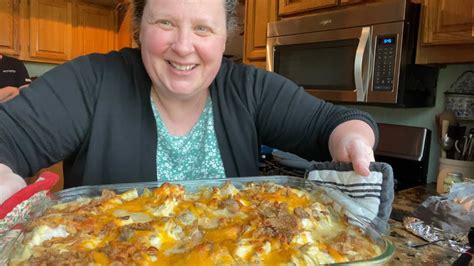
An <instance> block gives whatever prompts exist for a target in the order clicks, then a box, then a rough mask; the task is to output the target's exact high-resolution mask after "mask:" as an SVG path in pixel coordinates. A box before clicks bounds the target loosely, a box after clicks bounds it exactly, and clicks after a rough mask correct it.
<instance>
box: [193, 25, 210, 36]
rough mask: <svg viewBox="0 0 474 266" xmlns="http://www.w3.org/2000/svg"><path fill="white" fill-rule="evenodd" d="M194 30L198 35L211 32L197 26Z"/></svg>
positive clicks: (204, 27)
mask: <svg viewBox="0 0 474 266" xmlns="http://www.w3.org/2000/svg"><path fill="white" fill-rule="evenodd" d="M195 30H196V32H197V33H198V34H209V33H210V32H211V29H210V28H209V27H206V26H197V27H196V28H195Z"/></svg>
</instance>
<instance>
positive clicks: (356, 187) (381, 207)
mask: <svg viewBox="0 0 474 266" xmlns="http://www.w3.org/2000/svg"><path fill="white" fill-rule="evenodd" d="M306 177H307V179H308V180H312V181H314V182H315V183H317V184H318V185H320V186H323V187H328V188H331V189H334V190H337V191H339V192H342V193H343V194H345V195H347V196H349V197H350V198H351V199H352V201H350V202H348V206H346V207H350V211H351V213H353V214H355V215H357V216H358V217H364V218H365V220H368V221H374V220H376V219H377V220H378V219H380V220H382V221H384V222H387V221H388V219H389V218H390V213H391V211H392V202H393V197H394V181H393V169H392V167H391V166H390V165H389V164H387V163H382V162H372V163H371V164H370V174H369V176H361V175H358V174H356V173H355V172H354V171H353V168H352V164H350V163H342V162H312V164H311V166H310V167H309V168H308V169H307V173H306Z"/></svg>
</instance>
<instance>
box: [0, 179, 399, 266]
mask: <svg viewBox="0 0 474 266" xmlns="http://www.w3.org/2000/svg"><path fill="white" fill-rule="evenodd" d="M249 182H250V183H249ZM162 184H163V183H161V182H148V183H138V184H136V183H135V184H117V185H102V186H85V187H77V188H72V189H67V190H64V191H61V192H59V193H57V194H56V201H57V203H60V205H59V206H62V207H58V208H64V206H67V204H68V203H74V204H75V203H77V202H78V200H79V202H81V201H83V200H84V198H90V197H96V196H98V195H100V194H101V193H102V192H103V190H104V189H106V190H112V191H114V192H116V193H123V194H121V195H124V197H123V199H124V200H125V201H132V200H133V199H136V197H137V196H135V197H134V198H133V199H131V198H130V195H131V193H130V191H132V192H133V191H135V190H136V191H135V193H137V194H138V195H145V194H148V195H149V197H152V196H153V197H152V199H153V200H155V199H157V200H161V198H160V197H161V196H162V192H163V191H167V192H166V193H168V194H166V197H164V198H163V199H165V200H171V201H172V202H173V199H175V197H178V198H179V195H180V194H179V193H180V187H181V188H184V189H186V190H188V191H189V192H192V193H204V194H202V195H207V196H206V197H207V198H206V199H211V200H209V201H208V202H207V201H206V202H207V203H206V204H208V205H209V204H212V202H214V201H213V200H214V199H215V198H214V195H215V194H216V193H218V195H221V194H222V195H223V193H224V192H223V191H228V192H226V193H228V194H229V195H233V196H235V195H237V194H236V193H237V191H238V190H239V191H244V190H245V189H250V190H251V189H253V188H257V189H260V188H262V187H264V186H267V185H269V186H268V187H267V188H268V189H269V190H268V191H266V190H265V191H263V192H262V193H263V195H267V196H268V197H270V198H272V199H275V198H277V197H278V196H279V195H280V194H278V193H280V192H279V191H280V188H284V187H288V188H290V189H288V191H286V192H285V193H286V194H284V195H286V196H284V197H283V198H288V199H290V200H292V199H294V198H292V197H291V193H292V192H293V190H292V189H295V191H294V192H298V191H301V192H302V191H304V192H305V193H323V194H321V195H326V196H327V197H326V198H325V200H326V201H325V203H326V204H330V205H331V206H333V209H334V210H339V211H341V213H342V211H344V212H345V213H346V214H347V215H348V217H349V220H348V221H350V224H351V226H357V230H355V231H358V232H363V234H364V237H365V238H367V239H370V240H371V241H372V243H373V244H374V245H375V247H376V248H377V249H378V250H379V251H380V252H379V254H378V255H377V256H376V257H373V258H370V259H367V260H363V261H354V262H351V263H350V264H364V265H379V264H383V263H385V262H387V261H388V260H389V259H390V257H391V256H392V254H393V245H392V244H391V243H390V242H389V241H387V240H386V239H384V238H383V237H382V235H381V234H380V233H378V232H377V231H376V230H374V229H373V228H372V226H371V225H370V224H369V223H366V222H364V221H363V220H358V219H357V217H355V216H353V215H351V214H350V213H349V212H347V210H345V209H344V208H343V206H342V205H339V203H338V202H337V201H336V200H335V199H334V198H331V197H329V196H328V195H329V194H326V193H325V191H324V188H322V187H318V186H316V185H315V184H314V183H312V182H310V181H307V180H304V179H300V178H296V177H285V176H273V177H247V178H227V179H213V180H206V181H205V182H203V181H202V180H199V181H182V182H169V183H167V184H164V185H163V186H161V185H162ZM249 184H250V185H249ZM177 185H180V186H177ZM215 187H218V188H220V189H218V188H215ZM249 187H250V188H249ZM148 188H150V189H153V188H158V189H157V190H155V191H158V192H152V193H155V194H149V193H150V191H149V190H147V189H148ZM203 189H204V190H203ZM160 191H161V192H160ZM202 191H204V192H202ZM221 191H222V192H221ZM247 191H248V190H247ZM283 191H285V190H283ZM124 192H125V193H124ZM258 192H260V191H258ZM216 195H217V194H216ZM252 195H253V196H258V197H260V196H262V195H260V193H255V194H252ZM262 197H263V199H262V200H261V201H262V202H263V201H264V199H265V197H264V196H262ZM300 197H301V198H302V196H300V195H299V194H298V198H300ZM109 199H110V200H113V201H111V202H109V201H106V204H105V205H104V206H110V204H111V203H113V202H115V198H114V197H108V198H107V200H109ZM191 199H193V202H194V201H197V202H198V203H200V202H201V201H200V198H193V196H191ZM223 199H224V198H219V200H223ZM236 199H237V198H236ZM242 200H243V202H244V203H242V206H243V207H242V209H244V207H247V206H252V205H247V204H246V203H245V198H242ZM257 201H260V200H257ZM139 202H142V201H139ZM198 203H195V204H198ZM298 204H299V203H298ZM298 204H296V205H295V206H299V205H298ZM290 205H292V203H291V202H290ZM99 206H102V205H99ZM167 206H168V205H165V204H161V205H159V209H160V211H159V212H160V213H162V212H163V216H166V217H172V216H171V215H170V213H171V212H170V211H169V210H168V211H166V212H164V211H165V209H166V208H168V207H167ZM190 206H191V205H188V208H191V209H192V208H193V207H192V206H191V207H190ZM209 206H211V205H209ZM318 206H319V205H318ZM140 207H141V206H140V204H138V205H137V204H135V205H133V207H132V209H133V210H137V208H140ZM162 207H164V208H165V209H163V208H162ZM321 207H323V206H321ZM323 208H324V207H323ZM127 210H128V211H129V212H131V209H127ZM156 211H157V210H155V213H156ZM259 211H260V209H259ZM120 212H124V210H120ZM330 212H332V210H330ZM53 213H54V211H53ZM193 213H195V212H194V211H193ZM219 213H222V210H219ZM295 213H296V210H295ZM111 214H112V215H114V216H116V215H119V217H121V218H124V217H125V218H124V219H123V222H126V221H128V220H129V219H130V217H136V215H137V214H136V213H134V214H130V213H127V214H126V215H125V216H123V215H121V214H118V212H117V209H114V212H111ZM234 214H238V215H240V214H241V213H239V212H237V211H236V212H234ZM248 214H249V213H248ZM250 214H251V215H253V214H255V213H254V212H252V213H250ZM134 215H135V216H134ZM160 215H161V214H160ZM314 215H315V214H314V213H313V214H312V216H314ZM332 215H333V214H331V217H332ZM74 217H76V215H75V214H74ZM268 217H273V216H268ZM53 218H54V219H56V220H59V219H60V217H57V216H54V217H53ZM172 218H173V219H174V218H175V217H172ZM54 219H53V220H54ZM101 219H107V217H102V218H101ZM133 219H135V218H133ZM137 219H138V218H137ZM140 219H144V218H143V217H141V218H140ZM232 219H233V220H240V219H242V220H245V218H242V217H240V216H239V218H236V217H234V216H233V218H232ZM135 220H136V219H135ZM36 221H38V220H36ZM36 221H32V224H33V225H34V224H35V222H36ZM166 221H168V220H167V219H166ZM253 221H254V220H253V219H252V220H251V221H250V222H251V223H252V222H253ZM334 221H335V220H334ZM100 222H101V221H96V220H90V223H100ZM321 222H323V221H321ZM219 223H220V226H221V225H222V223H224V224H225V221H223V220H221V219H219ZM56 225H57V224H56ZM30 226H31V225H30ZM66 226H67V225H66ZM200 226H201V225H200ZM276 227H278V226H276ZM33 228H34V227H33ZM183 228H184V227H183ZM224 228H225V227H224ZM348 228H349V227H348ZM134 229H136V228H134ZM210 229H216V230H217V229H220V227H219V228H216V227H214V228H210ZM258 229H259V228H257V230H258ZM82 230H88V229H87V228H84V229H82ZM136 230H139V229H136ZM186 230H187V229H186V228H184V229H183V231H186ZM282 230H283V231H282V232H283V233H282V234H281V235H279V237H285V238H284V239H285V241H288V244H289V243H290V240H291V239H290V238H289V237H288V234H287V233H288V232H287V231H285V230H291V228H286V229H282ZM100 231H102V229H101V230H100ZM179 231H180V230H178V232H179ZM211 231H212V230H211ZM211 231H206V232H205V234H206V237H207V236H208V235H207V234H210V233H211ZM355 231H354V232H355ZM174 232H175V233H176V231H174ZM212 232H215V233H217V235H214V236H215V237H216V238H219V239H220V237H219V234H220V233H221V231H212ZM224 232H225V231H224ZM128 233H130V232H129V231H127V234H125V235H123V231H122V232H121V233H120V238H122V237H126V238H127V239H126V242H127V243H128V242H131V241H132V240H131V238H129V237H134V236H130V234H128ZM326 233H328V234H329V233H331V230H327V232H326ZM272 234H273V233H272ZM293 237H294V239H297V237H298V235H293ZM244 238H245V237H244ZM261 238H265V235H260V236H259V238H257V239H253V240H252V241H258V240H259V239H261ZM328 238H329V237H328ZM25 239H26V240H27V241H26V242H25V243H27V244H28V243H32V242H34V241H37V239H35V235H33V237H31V236H28V234H26V237H25ZM163 239H166V238H161V240H163ZM206 239H207V238H206ZM246 239H248V237H247V238H246ZM28 241H29V242H28ZM285 241H282V242H281V245H282V246H283V245H284V242H285ZM15 242H16V244H17V247H16V248H14V249H16V251H15V256H17V255H16V254H18V252H20V253H21V252H23V250H22V249H20V246H21V245H23V244H21V243H22V240H21V238H18V239H17V241H15ZM37 242H38V241H37ZM99 242H100V241H99ZM161 243H166V241H165V242H163V241H161ZM216 243H217V242H216ZM251 243H253V242H251ZM291 243H293V242H291ZM318 243H319V242H318ZM358 243H363V242H358ZM56 244H59V242H56V241H53V242H52V243H50V245H51V246H49V247H54V245H56ZM303 244H304V245H306V244H307V243H303ZM98 245H99V244H98V242H97V241H95V242H94V240H88V241H87V243H86V246H85V247H86V248H87V247H90V246H98ZM160 245H161V244H160ZM222 245H223V244H222ZM222 245H215V246H218V247H214V249H215V248H220V247H221V246H222ZM268 245H269V244H268ZM268 245H267V247H266V249H268ZM340 245H343V244H342V243H341V244H340ZM49 247H48V248H49ZM159 247H160V248H161V247H162V246H159ZM239 248H240V246H238V249H239ZM272 248H273V243H272ZM357 248H358V247H357ZM163 249H164V248H163ZM239 250H240V251H239V252H240V253H239V252H237V253H235V254H234V253H233V257H234V258H235V256H238V257H241V258H242V259H243V261H245V260H244V259H245V257H247V255H245V254H246V251H245V248H242V249H239ZM11 254H13V253H10V252H9V253H8V254H6V255H7V256H10V255H11ZM239 254H241V255H239ZM242 254H244V255H242ZM15 256H13V257H15ZM97 256H99V255H97ZM183 256H184V255H183ZM17 257H18V256H17ZM19 257H21V256H19ZM99 257H100V256H99ZM229 257H232V256H229ZM94 258H95V257H94ZM176 258H178V257H176ZM200 258H201V259H204V258H203V257H200ZM98 259H100V258H98ZM229 259H231V258H229ZM314 259H316V258H313V259H312V258H307V260H308V262H307V263H306V264H305V265H308V264H311V263H314V261H315V260H314ZM305 261H306V260H305ZM317 261H321V260H320V259H318V260H317ZM174 262H175V261H173V263H174ZM200 262H202V260H201V261H200ZM221 262H222V261H221ZM234 263H235V261H234ZM253 263H255V261H253ZM344 264H347V262H345V263H344Z"/></svg>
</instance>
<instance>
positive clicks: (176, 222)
mask: <svg viewBox="0 0 474 266" xmlns="http://www.w3.org/2000/svg"><path fill="white" fill-rule="evenodd" d="M365 233H366V232H364V231H363V230H362V229H361V228H360V227H358V226H355V225H353V224H351V223H350V222H349V220H348V218H347V216H345V215H344V214H343V210H342V209H341V208H340V207H337V204H336V203H335V202H334V201H333V200H332V199H331V198H330V197H328V196H327V195H326V194H325V193H324V192H323V191H322V190H320V191H306V190H304V189H300V188H294V187H290V186H285V185H281V184H276V183H272V182H262V183H254V182H249V183H245V185H243V186H241V187H236V186H234V185H233V183H231V182H225V183H222V185H220V186H203V187H201V188H200V189H199V190H196V191H190V190H187V189H186V188H185V187H184V186H182V185H180V184H170V183H165V184H163V185H161V186H159V187H157V188H153V189H147V188H145V189H144V190H143V192H141V193H140V192H138V190H137V189H130V190H128V191H126V192H123V193H115V192H113V191H111V190H103V191H102V195H101V196H99V197H93V198H82V197H80V198H77V199H74V200H73V201H69V202H60V203H58V204H56V205H54V206H53V207H51V208H49V209H48V210H47V211H46V212H45V213H44V214H43V215H42V216H40V217H38V218H37V219H34V220H32V221H30V222H29V223H28V224H27V225H26V234H25V235H24V239H23V241H21V242H19V243H18V245H17V246H16V247H15V250H14V252H13V253H12V254H11V256H10V261H9V263H10V265H33V264H34V265H49V264H55V263H66V264H76V263H78V264H91V263H96V264H109V263H114V262H117V263H121V265H136V264H140V265H142V264H153V263H156V262H160V264H164V265H166V264H180V263H181V264H184V265H193V264H196V263H198V262H199V264H206V265H210V264H213V265H220V264H226V265H229V264H232V265H235V264H246V265H248V264H262V265H264V264H266V265H277V264H281V263H283V264H289V263H290V264H293V265H317V264H327V263H335V262H347V261H361V260H370V259H373V258H374V257H377V256H379V255H381V253H383V252H385V251H383V250H381V248H380V247H381V246H380V245H378V244H377V243H375V241H374V240H373V239H372V238H371V237H369V236H368V235H366V234H365ZM392 252H393V250H392ZM389 253H390V252H389ZM389 255H391V254H389ZM379 257H380V256H379ZM388 258H389V256H388Z"/></svg>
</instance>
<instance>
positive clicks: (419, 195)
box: [388, 184, 459, 265]
mask: <svg viewBox="0 0 474 266" xmlns="http://www.w3.org/2000/svg"><path fill="white" fill-rule="evenodd" d="M433 195H436V186H435V185H434V184H429V185H426V186H418V187H414V188H410V189H406V190H402V191H398V192H395V199H394V202H393V211H392V218H394V219H390V220H389V224H390V227H391V232H390V236H389V237H388V238H389V239H390V241H392V242H393V243H394V244H395V254H394V256H393V257H392V260H391V261H390V263H389V265H451V264H452V263H453V262H454V261H455V260H456V259H457V258H458V257H459V254H458V253H456V252H455V251H452V250H450V249H446V248H443V247H440V246H438V245H436V244H431V245H427V246H424V247H419V248H411V247H409V246H408V245H407V243H408V242H409V241H411V242H412V243H424V242H426V241H425V240H424V239H422V238H420V237H418V236H416V235H414V234H412V233H410V232H409V231H407V230H406V229H405V228H404V227H403V224H402V222H401V221H397V220H400V219H401V218H403V217H404V216H407V215H408V216H409V215H410V213H411V212H412V211H414V210H415V209H416V207H417V206H418V205H419V204H420V203H422V202H423V201H424V200H425V199H426V198H428V197H429V196H433Z"/></svg>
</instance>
